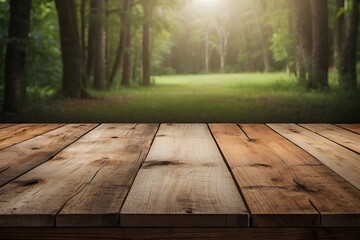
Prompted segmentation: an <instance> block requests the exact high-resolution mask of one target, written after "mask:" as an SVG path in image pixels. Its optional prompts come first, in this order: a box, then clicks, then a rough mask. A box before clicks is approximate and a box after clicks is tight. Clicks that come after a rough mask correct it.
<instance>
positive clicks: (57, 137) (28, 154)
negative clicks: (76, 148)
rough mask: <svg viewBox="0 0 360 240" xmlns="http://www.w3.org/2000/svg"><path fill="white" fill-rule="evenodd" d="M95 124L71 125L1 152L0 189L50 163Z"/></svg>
mask: <svg viewBox="0 0 360 240" xmlns="http://www.w3.org/2000/svg"><path fill="white" fill-rule="evenodd" d="M95 126H96V125H94V124H69V125H65V126H63V127H60V128H57V129H55V130H53V131H50V132H47V133H45V134H43V135H40V136H37V137H35V138H32V139H29V140H27V141H24V142H21V143H19V144H16V145H13V146H11V147H8V148H5V149H3V150H1V151H0V187H1V186H3V185H5V184H6V183H8V182H9V181H11V180H13V179H15V178H17V177H18V176H20V175H22V174H23V173H26V172H27V171H29V170H31V169H32V168H34V167H36V166H38V165H40V164H42V163H44V162H46V161H48V160H49V159H50V158H52V157H53V156H54V155H55V154H57V153H58V152H59V151H61V150H62V149H64V148H65V147H67V146H68V145H70V144H71V143H73V142H74V141H76V140H77V139H78V138H79V137H81V136H82V135H83V134H85V133H87V132H88V131H90V130H91V129H93V128H94V127H95Z"/></svg>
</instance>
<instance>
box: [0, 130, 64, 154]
mask: <svg viewBox="0 0 360 240" xmlns="http://www.w3.org/2000/svg"><path fill="white" fill-rule="evenodd" d="M63 125H64V124H17V125H13V126H10V127H7V128H3V129H0V149H4V148H6V147H9V146H12V145H14V144H17V143H20V142H23V141H25V140H28V139H31V138H33V137H36V136H39V135H41V134H44V133H46V132H49V131H51V130H54V129H56V128H59V127H61V126H63Z"/></svg>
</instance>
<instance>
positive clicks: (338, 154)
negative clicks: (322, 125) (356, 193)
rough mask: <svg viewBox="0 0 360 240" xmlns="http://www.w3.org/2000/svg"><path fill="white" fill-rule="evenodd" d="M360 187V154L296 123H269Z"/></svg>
mask: <svg viewBox="0 0 360 240" xmlns="http://www.w3.org/2000/svg"><path fill="white" fill-rule="evenodd" d="M269 126H270V127H271V128H272V129H274V130H275V131H276V132H278V133H279V134H281V135H282V136H284V137H285V138H287V139H288V140H290V141H292V142H293V143H295V144H296V145H298V146H299V147H301V148H302V149H304V150H305V151H307V152H308V153H310V154H311V155H312V156H314V157H315V158H317V159H318V160H320V161H321V162H322V163H324V164H325V165H326V166H328V167H329V168H331V169H332V170H333V171H334V172H336V173H337V174H339V175H340V176H342V177H343V178H344V179H346V180H347V181H348V182H350V183H351V184H353V185H354V186H355V187H357V188H358V189H360V174H359V173H360V155H359V154H357V153H355V152H353V151H351V150H349V149H346V148H344V147H342V146H340V145H339V144H337V143H334V142H332V141H330V140H328V139H326V138H324V137H321V136H319V135H318V134H316V133H313V132H311V131H309V130H307V129H305V128H303V127H300V126H298V125H296V124H269Z"/></svg>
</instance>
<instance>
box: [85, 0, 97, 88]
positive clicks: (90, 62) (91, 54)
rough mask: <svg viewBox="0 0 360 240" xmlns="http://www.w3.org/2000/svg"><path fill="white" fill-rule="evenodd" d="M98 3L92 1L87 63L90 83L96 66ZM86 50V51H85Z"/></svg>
mask: <svg viewBox="0 0 360 240" xmlns="http://www.w3.org/2000/svg"><path fill="white" fill-rule="evenodd" d="M95 16H96V1H95V0H90V14H89V29H88V49H87V53H88V54H87V62H86V79H87V80H88V81H89V80H90V79H91V77H92V76H93V73H94V66H95V44H96V43H95V39H96V38H95V34H96V33H95V25H96V24H95V21H96V17H95ZM84 50H85V49H84Z"/></svg>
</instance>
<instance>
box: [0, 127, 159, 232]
mask: <svg viewBox="0 0 360 240" xmlns="http://www.w3.org/2000/svg"><path fill="white" fill-rule="evenodd" d="M156 130H157V125H144V124H140V125H137V124H123V125H115V124H110V125H109V124H104V125H101V126H99V127H97V128H96V129H94V130H92V131H91V132H89V133H88V134H86V135H84V136H83V137H82V138H80V139H79V140H78V141H77V142H75V143H74V144H72V145H71V146H69V147H67V148H66V149H64V150H62V151H61V152H60V153H59V154H57V155H56V156H55V157H54V158H53V159H52V160H50V161H48V162H46V163H44V164H42V165H40V166H38V167H37V168H34V169H33V170H31V171H29V172H28V173H26V174H24V175H23V176H21V177H19V178H18V179H16V180H14V181H12V182H10V183H9V184H7V185H6V186H4V187H2V188H0V199H1V203H2V204H1V205H0V226H1V227H4V226H13V227H14V226H15V227H16V226H28V227H53V226H55V222H56V225H57V226H96V227H98V226H118V225H119V212H120V208H121V204H122V202H123V200H124V198H125V195H126V194H127V191H128V189H129V187H130V186H131V183H132V181H133V179H134V178H135V174H136V172H137V171H138V169H139V167H140V165H141V163H142V161H143V159H144V158H145V156H146V153H147V151H148V150H147V149H148V148H149V147H150V143H151V141H152V138H153V137H154V135H155V132H156ZM58 213H59V215H58V217H57V218H56V215H57V214H58ZM55 219H56V221H55Z"/></svg>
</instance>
